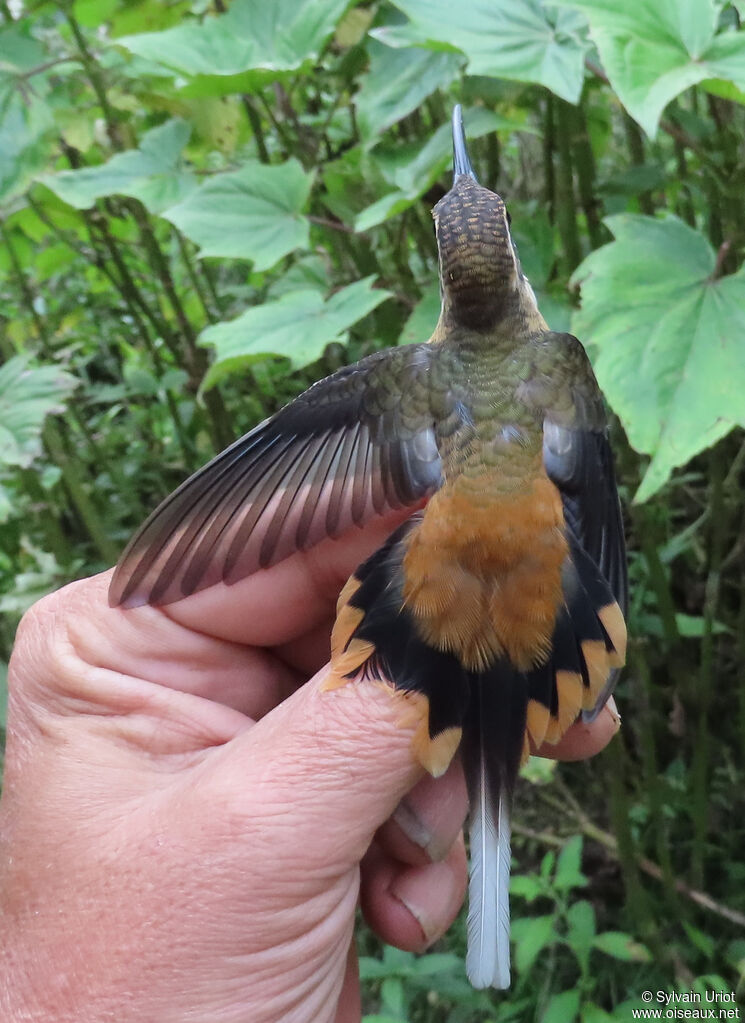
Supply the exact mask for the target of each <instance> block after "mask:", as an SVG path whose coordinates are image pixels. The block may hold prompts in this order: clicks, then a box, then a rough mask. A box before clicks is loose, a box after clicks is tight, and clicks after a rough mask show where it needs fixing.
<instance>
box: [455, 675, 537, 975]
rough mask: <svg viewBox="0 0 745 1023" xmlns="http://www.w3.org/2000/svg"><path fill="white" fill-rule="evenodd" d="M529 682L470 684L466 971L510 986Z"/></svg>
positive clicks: (507, 678) (492, 678)
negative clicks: (515, 797) (518, 792)
mask: <svg viewBox="0 0 745 1023" xmlns="http://www.w3.org/2000/svg"><path fill="white" fill-rule="evenodd" d="M526 707H527V686H526V678H525V675H524V674H523V673H522V672H518V671H514V670H511V669H510V668H509V666H507V665H505V664H500V665H495V667H494V668H492V669H491V670H490V671H487V672H483V673H481V674H479V675H473V676H472V678H471V703H470V706H469V710H468V723H467V727H466V729H465V741H464V749H463V758H464V766H465V771H466V778H467V781H468V789H469V796H470V801H471V815H470V836H469V837H470V877H469V884H468V951H467V954H466V972H467V973H468V979H469V980H470V981H471V983H472V984H473V986H474V987H476V988H486V987H495V988H507V987H509V986H510V901H509V886H510V804H511V801H512V791H513V788H514V784H515V777H516V775H517V771H518V768H519V765H520V760H521V757H522V753H523V742H524V734H525V717H526Z"/></svg>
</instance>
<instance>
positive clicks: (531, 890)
mask: <svg viewBox="0 0 745 1023" xmlns="http://www.w3.org/2000/svg"><path fill="white" fill-rule="evenodd" d="M545 893H546V888H545V886H544V885H543V884H541V882H540V881H539V880H538V878H537V877H535V875H533V874H517V875H514V874H513V876H512V877H511V878H510V895H519V896H521V897H522V898H523V899H525V900H526V901H527V902H533V901H534V900H535V899H537V898H538V897H539V896H540V895H545Z"/></svg>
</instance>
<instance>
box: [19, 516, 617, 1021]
mask: <svg viewBox="0 0 745 1023" xmlns="http://www.w3.org/2000/svg"><path fill="white" fill-rule="evenodd" d="M399 519H400V516H399ZM396 521H397V520H396V519H395V517H394V518H391V517H389V518H388V519H386V520H382V521H379V522H377V523H375V524H374V525H371V526H369V527H368V528H367V529H366V530H365V531H364V532H361V531H359V530H355V531H353V533H352V534H350V535H349V536H348V537H346V538H344V539H343V540H341V541H337V542H331V541H327V542H324V543H322V544H320V545H319V546H318V547H316V548H315V549H314V550H312V551H311V552H309V553H307V554H299V555H296V556H294V557H292V558H290V559H288V560H287V561H285V562H283V563H282V564H280V565H277V566H276V567H274V568H272V569H270V570H268V571H265V572H261V573H259V574H258V575H256V576H254V577H252V578H250V579H246V580H244V581H243V582H241V583H238V584H237V585H235V586H232V587H225V586H216V587H213V588H212V589H210V590H206V591H204V592H202V593H199V594H196V595H194V596H193V597H190V598H189V599H188V600H185V601H183V602H181V603H178V604H172V605H169V606H168V607H167V608H164V609H163V608H161V609H156V608H148V607H145V608H137V609H134V610H131V611H121V610H119V609H115V610H114V609H111V608H109V607H108V606H107V602H106V590H107V586H108V582H109V576H110V574H109V573H104V574H103V575H99V576H95V577H93V578H91V579H86V580H83V581H81V582H78V583H74V584H72V585H71V586H68V587H66V588H65V589H63V590H60V591H59V592H58V593H55V594H53V595H52V596H50V597H47V598H45V599H44V600H42V601H41V602H40V603H39V604H37V605H36V606H35V607H34V608H33V609H32V610H31V611H30V612H29V613H28V615H27V616H26V617H25V619H24V621H23V623H22V626H21V629H20V630H19V634H18V639H17V643H16V650H15V653H14V657H13V660H12V662H11V675H10V686H11V701H10V711H9V721H8V747H7V759H6V770H5V789H4V792H3V797H2V802H1V803H0V909H1V911H2V915H1V916H0V933H2V942H1V943H0V1018H2V1019H3V1020H5V1021H7V1023H20V1021H21V1020H23V1021H42V1020H43V1021H44V1023H67V1021H70V1023H72V1021H73V1020H74V1021H75V1023H88V1021H90V1023H93V1021H104V1020H115V1021H116V1023H152V1021H154V1020H157V1021H158V1023H228V1021H230V1023H279V1021H280V1020H281V1021H291V1023H306V1021H307V1023H358V1021H359V1020H360V1015H361V1013H360V995H359V979H358V971H357V964H356V958H355V953H354V944H353V937H352V930H353V923H354V914H355V908H356V905H357V903H358V900H359V901H361V904H362V908H363V911H364V913H365V916H366V918H367V920H368V922H369V923H370V925H371V926H372V927H373V928H374V930H375V931H376V932H377V933H378V934H379V935H380V937H381V938H383V939H384V940H385V941H387V942H390V943H392V944H395V945H397V946H399V947H401V948H404V949H409V950H413V951H420V950H423V949H424V948H426V947H427V946H428V945H429V944H431V943H432V942H433V941H435V940H436V939H437V938H439V937H440V936H441V935H442V934H443V933H444V932H445V930H446V929H447V928H448V926H449V925H450V924H451V922H452V921H453V919H454V918H455V916H456V914H457V912H458V909H459V907H460V905H461V902H462V901H463V897H464V894H465V889H466V856H465V850H464V845H463V837H462V830H461V829H462V825H463V822H464V819H465V817H466V813H467V796H466V791H465V785H464V782H463V777H462V773H461V771H460V767H459V765H458V763H457V761H456V762H454V763H453V765H451V767H450V769H449V770H448V771H447V773H446V774H445V775H444V776H443V777H442V778H440V779H438V780H434V779H432V778H429V777H428V776H427V777H425V776H423V772H422V770H421V768H420V767H418V766H417V765H416V764H415V763H414V761H413V760H412V757H411V752H410V742H411V736H412V728H413V725H409V726H406V727H401V726H400V725H399V724H398V722H399V720H400V717H401V715H400V712H399V709H398V706H397V702H396V700H393V699H392V698H391V696H390V694H389V692H388V691H386V690H385V689H384V688H383V687H382V686H376V685H374V684H372V683H358V682H356V683H353V684H350V685H348V686H346V687H344V688H342V689H337V690H334V691H331V692H325V691H322V684H323V680H324V679H325V678H326V677H327V672H328V668H327V665H326V660H327V658H328V642H329V632H330V628H331V624H332V622H333V614H334V606H335V600H336V596H337V594H338V592H339V590H340V588H341V586H342V585H343V583H344V582H345V580H346V578H347V576H348V575H349V574H350V572H351V571H353V569H354V568H355V567H356V566H357V564H358V563H359V562H360V561H361V560H362V559H363V558H364V557H366V556H367V555H368V554H369V553H370V552H371V551H372V550H373V549H374V548H375V547H377V546H379V544H380V543H381V542H382V540H383V539H384V537H385V536H386V535H387V534H388V533H389V532H390V531H391V529H392V528H393V526H394V525H395V524H396ZM308 679H310V681H308V682H307V684H305V685H302V687H301V683H304V682H306V680H308ZM617 728H618V717H617V714H616V713H615V709H606V710H605V711H603V712H602V713H601V714H600V716H599V717H598V718H597V719H596V721H595V722H594V723H593V724H592V725H590V726H588V725H583V724H577V725H574V726H573V728H572V729H571V730H570V731H569V732H568V733H567V735H566V736H565V737H564V739H563V740H562V742H561V744H560V745H559V746H556V747H548V748H546V749H544V750H541V752H542V753H545V754H546V755H549V756H557V757H560V758H561V759H567V760H571V759H578V758H580V757H586V756H590V755H592V754H593V753H595V752H597V751H598V750H600V749H601V748H602V747H603V746H605V745H606V743H607V742H608V741H609V740H610V738H611V737H612V736H613V734H614V733H615V731H616V730H617Z"/></svg>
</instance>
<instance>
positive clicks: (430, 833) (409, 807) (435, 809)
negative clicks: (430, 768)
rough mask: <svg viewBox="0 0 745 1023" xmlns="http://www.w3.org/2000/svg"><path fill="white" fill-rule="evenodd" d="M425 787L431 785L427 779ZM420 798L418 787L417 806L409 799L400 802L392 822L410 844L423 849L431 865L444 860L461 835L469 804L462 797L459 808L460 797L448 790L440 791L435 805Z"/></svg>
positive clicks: (430, 800) (431, 801)
mask: <svg viewBox="0 0 745 1023" xmlns="http://www.w3.org/2000/svg"><path fill="white" fill-rule="evenodd" d="M425 784H429V785H431V784H432V783H431V782H429V779H428V780H427V782H425ZM416 791H417V790H415V792H416ZM423 795H424V794H423V791H422V787H421V786H420V788H419V790H418V796H419V798H418V804H419V805H418V806H417V805H416V804H415V803H414V802H412V801H411V800H410V799H409V797H408V796H407V797H405V798H404V799H402V800H401V802H400V803H399V804H398V806H397V807H396V810H395V811H394V813H393V820H394V821H395V822H396V824H397V825H398V827H399V828H400V829H401V831H403V833H404V835H406V837H407V838H408V839H409V841H410V842H413V843H414V845H418V846H419V848H420V849H423V850H424V852H425V853H426V854H427V858H428V859H430V860H431V861H432V862H433V863H438V862H439V861H440V860H444V859H445V857H446V856H447V854H448V853H449V852H450V850H451V849H452V847H453V842H455V840H456V839H457V838H458V835H460V832H461V827H462V826H463V818H464V816H465V813H466V809H467V806H468V804H467V802H466V801H465V797H464V803H463V808H462V807H461V806H460V802H459V798H460V797H459V794H458V793H457V792H453V791H452V790H451V789H446V790H444V791H442V794H441V798H440V799H439V800H438V801H436V802H435V801H433V800H432V799H430V798H423Z"/></svg>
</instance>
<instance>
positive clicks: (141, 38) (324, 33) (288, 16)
mask: <svg viewBox="0 0 745 1023" xmlns="http://www.w3.org/2000/svg"><path fill="white" fill-rule="evenodd" d="M347 3H348V0H274V2H273V3H266V2H265V0H234V2H233V3H232V4H231V5H230V8H229V10H228V11H227V12H226V13H225V14H221V15H218V16H217V17H206V18H204V19H203V20H202V21H189V22H186V23H185V24H183V25H177V26H176V27H174V28H169V29H166V30H165V31H164V32H148V33H143V34H142V35H133V36H123V37H122V38H121V39H117V40H116V43H117V45H119V46H125V47H126V48H127V49H128V50H129V51H130V53H134V54H137V56H139V57H144V58H145V59H146V60H151V61H154V62H155V63H157V64H161V65H162V66H164V67H167V68H168V69H169V70H171V71H172V72H176V73H178V74H180V75H184V76H186V77H188V78H191V77H193V76H195V75H215V76H219V77H228V76H233V75H240V74H241V73H242V72H245V71H255V70H262V71H264V72H265V73H266V74H265V76H264V77H265V78H267V77H268V78H272V77H276V76H277V74H278V73H281V72H284V71H293V70H295V69H296V68H299V67H300V66H301V65H302V64H303V63H304V62H305V61H306V60H313V59H315V58H316V57H317V56H318V54H319V52H320V50H321V47H322V46H323V44H324V42H325V41H326V39H327V38H328V37H329V36H330V35H331V33H332V32H333V30H334V27H335V25H336V22H337V21H338V20H339V18H340V17H341V15H342V13H343V12H344V9H345V8H346V7H347ZM239 84H240V83H236V85H237V87H238V86H239Z"/></svg>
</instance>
